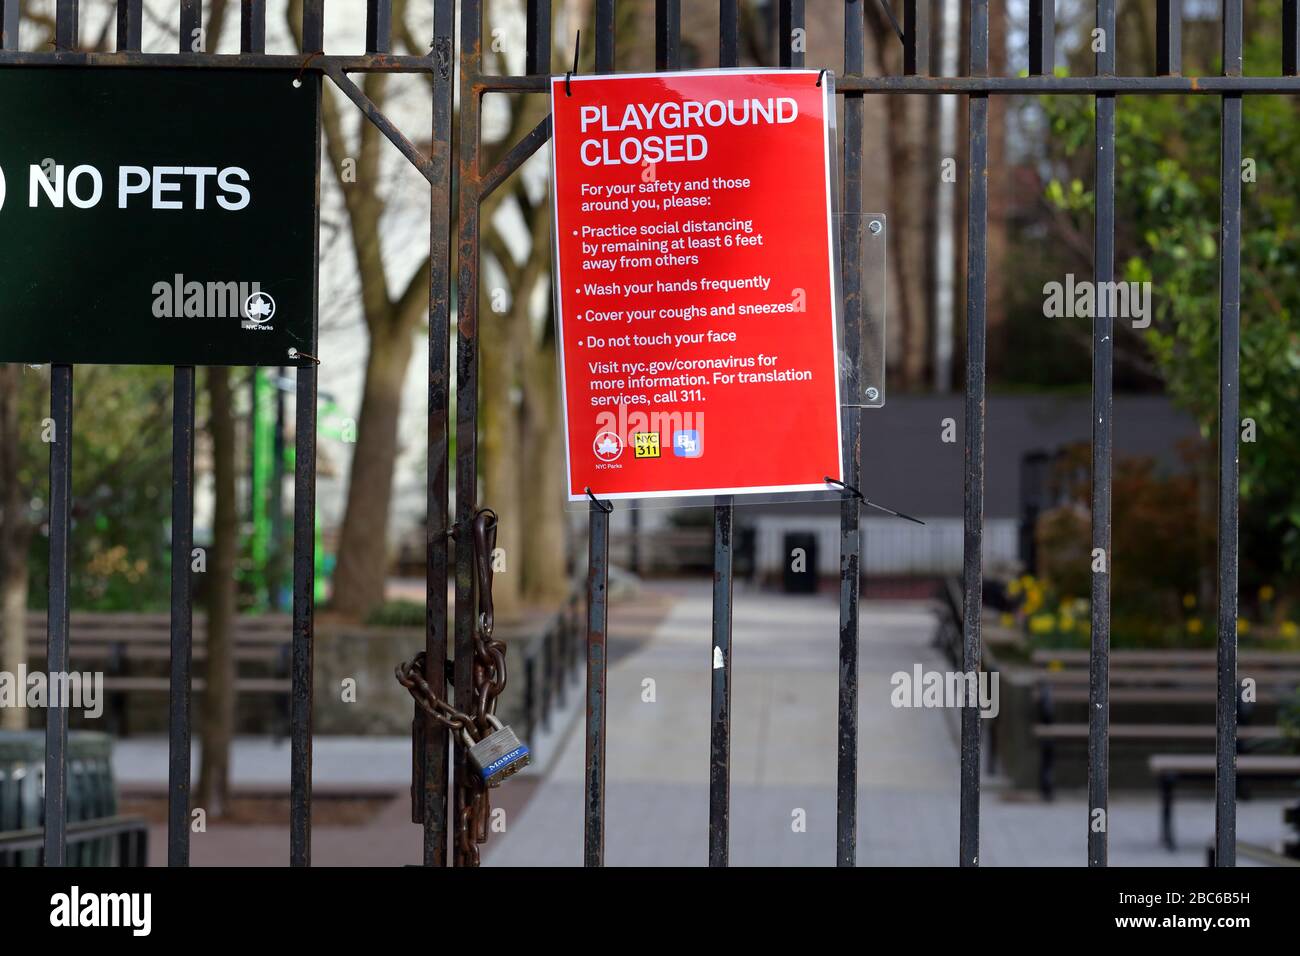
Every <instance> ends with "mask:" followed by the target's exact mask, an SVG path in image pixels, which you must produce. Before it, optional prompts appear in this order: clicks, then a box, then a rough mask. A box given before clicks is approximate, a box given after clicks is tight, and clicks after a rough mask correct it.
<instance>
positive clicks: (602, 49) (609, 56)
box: [596, 0, 614, 73]
mask: <svg viewBox="0 0 1300 956" xmlns="http://www.w3.org/2000/svg"><path fill="white" fill-rule="evenodd" d="M596 72H597V73H613V72H614V0H596Z"/></svg>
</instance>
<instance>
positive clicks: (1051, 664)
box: [1047, 661, 1065, 671]
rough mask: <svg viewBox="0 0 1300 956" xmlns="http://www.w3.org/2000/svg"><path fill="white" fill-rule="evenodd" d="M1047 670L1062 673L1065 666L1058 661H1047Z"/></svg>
mask: <svg viewBox="0 0 1300 956" xmlns="http://www.w3.org/2000/svg"><path fill="white" fill-rule="evenodd" d="M1047 669H1048V670H1049V671H1063V670H1065V665H1064V664H1063V663H1061V662H1060V661H1048V662H1047Z"/></svg>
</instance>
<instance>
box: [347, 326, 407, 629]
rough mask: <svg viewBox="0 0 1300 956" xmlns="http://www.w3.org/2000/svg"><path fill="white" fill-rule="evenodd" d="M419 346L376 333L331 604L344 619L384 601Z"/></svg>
mask: <svg viewBox="0 0 1300 956" xmlns="http://www.w3.org/2000/svg"><path fill="white" fill-rule="evenodd" d="M414 341H415V340H414V336H413V334H412V333H411V331H410V330H409V329H407V328H405V327H400V328H399V329H398V330H397V331H395V332H394V331H392V330H391V327H390V325H389V324H387V323H378V324H376V325H374V326H373V327H372V328H371V333H370V354H369V356H368V357H367V359H366V381H365V391H364V394H363V395H362V398H361V415H360V418H359V419H358V420H357V445H356V448H355V449H354V450H353V454H352V470H351V475H350V477H349V480H348V501H347V510H346V511H345V512H344V518H343V530H342V532H341V533H340V535H339V550H338V567H337V570H336V571H335V573H334V590H333V597H332V602H331V603H332V606H333V608H334V610H336V611H339V612H341V613H343V614H348V615H353V616H356V617H363V616H364V615H365V614H366V613H367V612H368V611H370V610H371V609H372V608H375V607H377V606H378V605H380V604H382V603H383V600H384V582H385V580H386V578H387V576H388V508H389V504H390V503H391V501H392V497H393V472H394V469H395V465H396V458H397V451H398V443H397V427H398V419H399V416H400V414H401V408H402V383H403V382H404V381H405V380H406V370H407V367H408V366H409V365H410V362H411V350H412V348H413V343H414Z"/></svg>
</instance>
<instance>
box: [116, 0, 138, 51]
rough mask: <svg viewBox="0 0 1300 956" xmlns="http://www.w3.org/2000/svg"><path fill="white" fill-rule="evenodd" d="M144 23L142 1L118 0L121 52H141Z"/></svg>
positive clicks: (118, 36)
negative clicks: (141, 35) (141, 34)
mask: <svg viewBox="0 0 1300 956" xmlns="http://www.w3.org/2000/svg"><path fill="white" fill-rule="evenodd" d="M143 22H144V11H143V4H142V2H141V0H118V4H117V49H118V51H119V52H139V50H140V33H141V27H142V24H143Z"/></svg>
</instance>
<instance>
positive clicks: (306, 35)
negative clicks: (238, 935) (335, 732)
mask: <svg viewBox="0 0 1300 956" xmlns="http://www.w3.org/2000/svg"><path fill="white" fill-rule="evenodd" d="M324 14H325V10H324V0H306V2H305V3H304V4H303V11H302V48H303V52H305V53H314V52H317V51H319V50H320V49H321V47H322V45H323V44H324V37H325V20H324ZM262 29H263V36H265V24H263V27H262ZM303 88H304V89H305V90H311V91H312V95H314V96H316V97H319V96H320V92H321V89H320V78H319V76H317V77H315V78H314V79H313V81H312V82H311V83H310V84H304V87H303ZM316 137H317V142H316V153H317V155H318V156H319V154H320V128H319V126H318V127H317V130H316ZM316 191H317V194H318V195H317V202H316V231H317V233H318V234H319V231H320V198H319V192H320V177H319V175H318V176H317V179H316ZM313 271H314V272H315V273H317V274H318V273H319V271H320V257H319V255H317V257H316V260H315V264H314V266H313ZM317 278H318V276H317V275H313V283H312V284H313V288H319V283H318V282H317V281H316V280H317ZM316 324H317V323H316V316H314V315H313V316H312V343H311V349H312V350H311V354H312V355H315V354H317V351H318V344H317V341H316ZM295 431H296V434H295V436H294V492H293V643H292V646H291V659H290V667H289V672H290V698H289V735H290V768H289V863H290V865H292V866H310V865H311V788H312V779H311V766H312V752H311V734H312V729H311V728H312V720H311V718H312V714H311V708H312V656H313V644H314V637H315V593H314V592H315V590H316V567H315V557H316V366H315V365H314V364H306V365H302V366H300V367H299V368H298V395H297V423H296V428H295Z"/></svg>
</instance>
